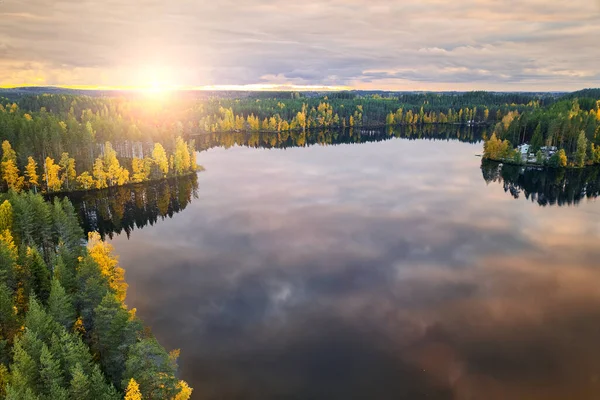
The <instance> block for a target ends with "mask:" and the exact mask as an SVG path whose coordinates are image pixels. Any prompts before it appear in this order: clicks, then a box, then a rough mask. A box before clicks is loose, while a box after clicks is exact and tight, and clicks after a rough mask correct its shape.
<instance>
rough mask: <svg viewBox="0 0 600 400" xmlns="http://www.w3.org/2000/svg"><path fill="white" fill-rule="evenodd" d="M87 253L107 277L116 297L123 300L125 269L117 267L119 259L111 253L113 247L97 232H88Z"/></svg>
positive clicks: (125, 291) (124, 293)
mask: <svg viewBox="0 0 600 400" xmlns="http://www.w3.org/2000/svg"><path fill="white" fill-rule="evenodd" d="M87 248H88V253H89V255H90V256H91V257H92V259H93V260H94V261H95V262H96V263H97V264H98V267H99V268H100V271H101V272H102V274H103V275H104V276H106V277H107V278H108V284H109V286H110V287H111V288H112V289H114V291H115V293H116V296H117V298H118V299H119V300H120V301H125V295H126V294H127V286H128V285H127V283H125V270H124V269H123V268H121V267H119V261H118V259H117V257H116V256H114V255H113V254H112V252H113V247H112V246H111V245H110V244H108V243H106V242H105V241H103V240H102V238H101V237H100V234H99V233H98V232H90V233H89V234H88V244H87Z"/></svg>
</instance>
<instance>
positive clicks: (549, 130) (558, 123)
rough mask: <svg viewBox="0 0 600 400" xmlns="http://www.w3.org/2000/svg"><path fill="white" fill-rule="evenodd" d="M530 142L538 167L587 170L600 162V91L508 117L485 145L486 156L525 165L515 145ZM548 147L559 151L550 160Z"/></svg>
mask: <svg viewBox="0 0 600 400" xmlns="http://www.w3.org/2000/svg"><path fill="white" fill-rule="evenodd" d="M524 143H527V144H529V145H530V149H529V152H530V153H531V154H533V155H535V156H536V158H537V160H538V162H537V163H538V164H548V165H550V166H554V167H567V166H568V167H583V166H585V165H593V164H599V163H600V89H589V90H582V91H580V92H576V93H572V94H569V95H567V96H564V98H561V99H560V100H559V101H557V102H555V103H553V104H551V105H549V106H546V107H539V108H535V109H531V110H527V111H523V112H519V111H513V112H509V113H508V114H506V115H505V116H504V117H502V119H501V120H500V121H498V122H497V123H496V125H495V128H494V131H493V134H492V136H491V137H489V138H488V139H487V140H486V142H485V144H484V157H486V158H488V159H492V160H502V161H509V162H513V163H516V164H521V163H523V160H521V157H520V155H519V154H518V152H517V151H516V150H515V149H514V147H515V146H518V145H521V144H524ZM546 148H556V149H557V150H558V151H557V152H556V153H555V154H554V155H553V156H552V157H549V158H548V159H545V157H543V154H542V153H543V151H544V150H545V149H546Z"/></svg>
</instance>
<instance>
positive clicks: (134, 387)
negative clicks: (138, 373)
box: [124, 378, 142, 400]
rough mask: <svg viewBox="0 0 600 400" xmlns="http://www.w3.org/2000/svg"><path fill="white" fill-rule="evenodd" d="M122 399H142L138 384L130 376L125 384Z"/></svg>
mask: <svg viewBox="0 0 600 400" xmlns="http://www.w3.org/2000/svg"><path fill="white" fill-rule="evenodd" d="M124 400H142V393H141V392H140V385H138V383H137V382H136V381H135V379H133V378H131V379H130V380H129V383H128V384H127V388H126V389H125V399H124Z"/></svg>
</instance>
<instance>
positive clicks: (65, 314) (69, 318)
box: [48, 278, 75, 330]
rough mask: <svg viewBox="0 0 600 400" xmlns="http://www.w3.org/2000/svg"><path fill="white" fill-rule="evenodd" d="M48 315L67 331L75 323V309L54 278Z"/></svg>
mask: <svg viewBox="0 0 600 400" xmlns="http://www.w3.org/2000/svg"><path fill="white" fill-rule="evenodd" d="M48 313H49V314H50V315H51V316H52V317H53V318H54V320H55V321H56V322H58V323H59V324H60V325H62V326H63V327H64V328H65V329H67V330H70V329H71V328H72V327H73V324H74V323H75V308H74V307H73V303H72V301H71V298H70V296H69V295H68V294H67V293H66V292H65V289H64V288H63V287H62V286H61V284H60V282H59V281H58V279H56V278H54V279H53V280H52V286H51V289H50V297H49V298H48Z"/></svg>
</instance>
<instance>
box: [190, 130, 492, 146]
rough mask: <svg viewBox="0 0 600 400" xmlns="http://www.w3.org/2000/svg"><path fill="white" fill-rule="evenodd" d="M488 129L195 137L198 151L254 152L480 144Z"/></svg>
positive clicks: (229, 133) (245, 134)
mask: <svg viewBox="0 0 600 400" xmlns="http://www.w3.org/2000/svg"><path fill="white" fill-rule="evenodd" d="M487 130H488V128H487V127H485V126H483V127H482V126H463V125H425V126H413V125H410V126H387V127H379V128H364V127H363V128H358V127H356V128H348V129H311V130H306V131H288V132H250V133H247V132H225V133H209V134H202V135H198V136H196V137H195V143H196V149H197V150H198V151H203V150H207V149H210V148H213V147H224V148H229V147H233V146H246V147H254V148H266V149H271V148H278V149H282V148H283V149H285V148H290V147H305V146H311V145H321V146H324V145H337V144H348V143H367V142H380V141H384V140H389V139H392V138H404V139H427V140H458V141H461V142H468V143H478V142H480V141H481V140H482V138H483V137H485V136H486V134H487Z"/></svg>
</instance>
